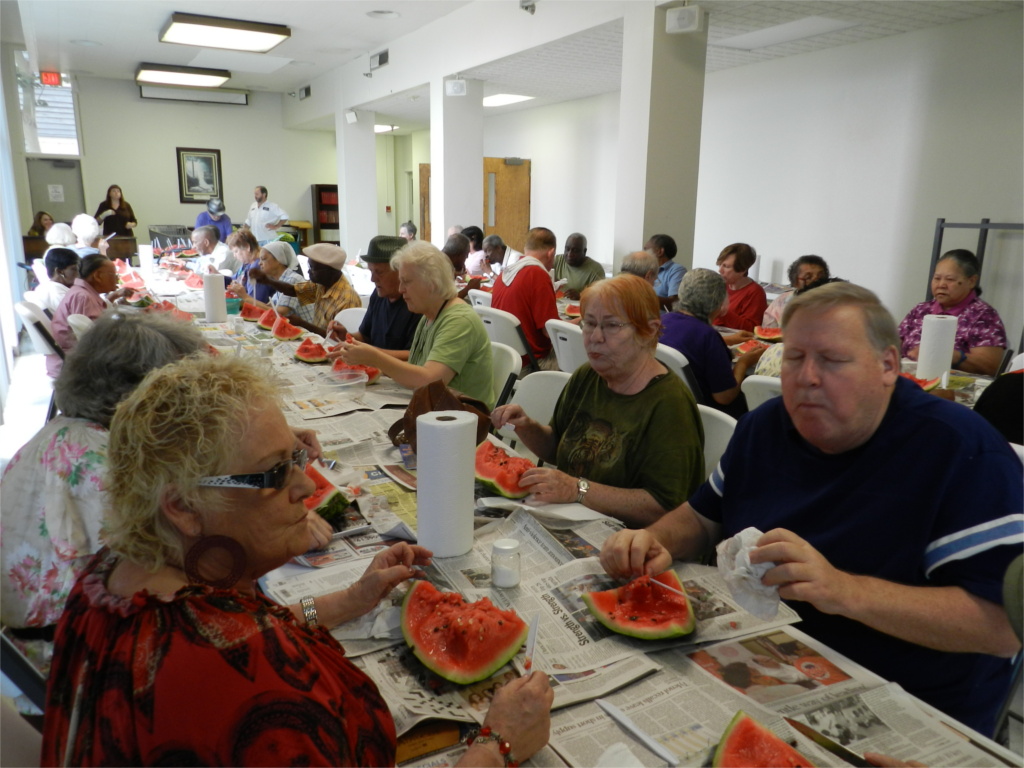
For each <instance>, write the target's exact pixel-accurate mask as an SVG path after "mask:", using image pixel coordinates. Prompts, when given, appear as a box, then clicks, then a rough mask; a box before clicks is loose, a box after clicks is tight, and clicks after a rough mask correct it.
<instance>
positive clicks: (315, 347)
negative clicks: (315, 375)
mask: <svg viewBox="0 0 1024 768" xmlns="http://www.w3.org/2000/svg"><path fill="white" fill-rule="evenodd" d="M295 359H296V360H299V361H301V362H303V363H312V364H319V363H326V362H327V350H326V349H324V347H323V345H322V344H317V343H316V342H315V341H313V339H311V338H309V337H307V338H305V339H303V340H302V343H301V344H299V348H298V349H296V350H295Z"/></svg>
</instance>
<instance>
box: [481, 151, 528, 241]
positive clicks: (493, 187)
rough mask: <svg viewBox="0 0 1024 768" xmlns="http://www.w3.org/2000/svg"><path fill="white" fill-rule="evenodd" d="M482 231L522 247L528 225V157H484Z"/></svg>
mask: <svg viewBox="0 0 1024 768" xmlns="http://www.w3.org/2000/svg"><path fill="white" fill-rule="evenodd" d="M483 213H484V226H483V230H484V235H500V236H501V239H502V240H504V241H505V244H506V245H509V246H511V247H512V248H514V249H515V250H517V251H520V252H521V251H522V250H523V245H524V244H525V242H526V233H527V232H528V231H529V229H530V161H529V160H521V159H519V158H503V157H485V158H484V211H483Z"/></svg>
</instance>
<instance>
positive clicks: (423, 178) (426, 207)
mask: <svg viewBox="0 0 1024 768" xmlns="http://www.w3.org/2000/svg"><path fill="white" fill-rule="evenodd" d="M398 224H399V226H401V224H402V222H399V223H398ZM396 234H397V233H396ZM416 238H417V239H418V240H424V241H426V242H428V243H429V242H430V163H420V228H419V231H418V232H417V233H416Z"/></svg>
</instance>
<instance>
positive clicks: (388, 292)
mask: <svg viewBox="0 0 1024 768" xmlns="http://www.w3.org/2000/svg"><path fill="white" fill-rule="evenodd" d="M407 243H408V240H406V239H405V238H404V237H393V236H389V235H378V236H377V237H375V238H373V239H372V240H371V241H370V247H369V248H368V249H367V253H366V255H365V256H363V261H365V262H366V267H367V269H368V270H369V271H370V279H371V280H372V281H373V284H374V285H375V286H377V290H376V291H374V292H373V295H371V296H370V304H369V306H368V307H367V308H366V314H365V315H363V322H362V323H361V324H360V326H359V330H358V331H353V330H351V329H348V328H346V327H345V326H344V325H342V324H341V323H339V322H337V321H333V320H332V321H331V323H330V325H329V326H328V330H329V331H330V332H331V334H332V335H333V336H335V337H336V338H337V339H338V340H339V341H344V340H345V334H346V333H351V334H352V336H353V338H355V339H356V340H358V341H363V342H366V343H367V344H372V345H373V346H375V347H377V348H378V349H382V350H384V351H386V352H387V353H388V354H389V355H391V356H392V357H397V358H398V359H399V360H408V359H409V347H411V346H412V337H413V336H414V335H415V334H416V325H417V324H418V323H419V321H420V315H417V314H415V313H413V312H410V311H409V307H407V306H406V304H405V299H404V298H403V297H402V293H401V291H399V290H398V273H397V272H396V271H395V270H393V269H392V268H391V257H392V256H394V255H395V253H397V252H398V249H399V248H401V247H402V246H404V245H406V244H407Z"/></svg>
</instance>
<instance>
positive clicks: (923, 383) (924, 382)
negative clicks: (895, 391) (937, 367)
mask: <svg viewBox="0 0 1024 768" xmlns="http://www.w3.org/2000/svg"><path fill="white" fill-rule="evenodd" d="M900 376H902V377H903V378H904V379H910V380H911V381H912V382H914V383H915V384H917V386H919V387H920V388H921V389H923V390H924V391H925V392H931V391H932V390H933V389H935V388H936V387H938V386H939V384H941V383H942V378H941V377H939V378H937V379H919V378H917V377H916V376H911V375H910V374H909V373H901V374H900Z"/></svg>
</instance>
